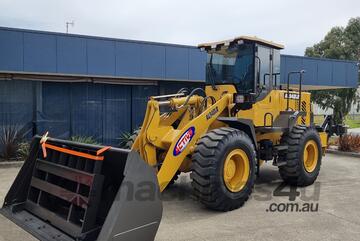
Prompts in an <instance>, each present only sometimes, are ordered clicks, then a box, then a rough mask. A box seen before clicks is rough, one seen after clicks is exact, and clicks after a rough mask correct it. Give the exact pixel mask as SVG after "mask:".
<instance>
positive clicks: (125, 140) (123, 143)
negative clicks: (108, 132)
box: [119, 127, 140, 149]
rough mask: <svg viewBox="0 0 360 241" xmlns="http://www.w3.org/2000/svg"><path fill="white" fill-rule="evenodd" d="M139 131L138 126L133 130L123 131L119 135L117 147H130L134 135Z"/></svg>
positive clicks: (134, 137) (133, 140)
mask: <svg viewBox="0 0 360 241" xmlns="http://www.w3.org/2000/svg"><path fill="white" fill-rule="evenodd" d="M139 133H140V127H139V128H137V129H135V130H134V131H133V132H126V131H125V132H123V133H121V134H120V137H119V140H120V141H119V147H120V148H125V149H131V147H132V145H133V144H134V142H135V140H136V137H137V136H138V135H139Z"/></svg>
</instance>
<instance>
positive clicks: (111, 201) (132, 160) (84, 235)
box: [0, 136, 162, 241]
mask: <svg viewBox="0 0 360 241" xmlns="http://www.w3.org/2000/svg"><path fill="white" fill-rule="evenodd" d="M40 140H41V137H40V136H36V137H34V139H33V140H32V143H31V150H30V155H29V157H28V158H27V160H26V161H25V163H24V165H23V166H22V168H21V170H20V172H19V174H18V175H17V177H16V179H15V181H14V183H13V184H12V186H11V188H10V190H9V192H8V193H7V195H6V197H5V201H4V205H3V207H2V209H1V210H0V212H1V213H2V214H3V215H4V216H5V217H7V218H8V219H10V220H12V221H13V222H14V223H16V224H17V225H18V226H20V227H22V228H23V229H25V230H26V231H28V232H29V233H31V234H32V235H33V236H35V237H36V238H38V239H39V240H41V241H50V240H51V241H95V240H98V241H110V240H119V241H120V240H154V238H155V235H156V232H157V229H158V227H159V223H160V221H161V216H162V203H161V200H160V191H159V186H158V181H157V177H156V174H155V171H154V170H153V168H151V167H150V166H148V165H147V164H146V163H145V162H144V161H143V160H142V159H141V158H140V156H139V155H138V154H137V153H136V152H135V151H129V150H124V149H118V148H113V147H112V148H106V147H104V146H96V145H87V144H80V143H76V142H70V141H65V140H58V139H53V138H48V139H47V140H46V142H45V143H43V144H40Z"/></svg>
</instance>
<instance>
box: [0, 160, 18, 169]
mask: <svg viewBox="0 0 360 241" xmlns="http://www.w3.org/2000/svg"><path fill="white" fill-rule="evenodd" d="M23 164H24V161H9V162H0V168H12V167H22V165H23Z"/></svg>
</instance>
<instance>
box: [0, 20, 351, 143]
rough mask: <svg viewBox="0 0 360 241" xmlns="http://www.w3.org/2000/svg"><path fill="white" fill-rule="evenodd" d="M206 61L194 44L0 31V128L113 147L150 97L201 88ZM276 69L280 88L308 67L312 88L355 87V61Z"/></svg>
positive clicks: (285, 64)
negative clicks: (13, 127) (85, 139)
mask: <svg viewBox="0 0 360 241" xmlns="http://www.w3.org/2000/svg"><path fill="white" fill-rule="evenodd" d="M205 62H206V54H205V53H203V52H200V50H198V49H197V48H196V47H193V46H183V45H174V44H162V43H152V42H144V41H131V40H122V39H111V38H101V37H90V36H80V35H70V34H69V35H68V34H61V33H51V32H41V31H32V30H21V29H10V28H1V27H0V126H6V125H18V126H20V127H25V128H26V129H28V130H29V136H31V135H33V134H35V133H39V134H41V133H44V132H45V131H46V130H49V131H50V135H51V136H53V137H60V138H68V137H70V136H75V135H79V136H93V137H95V138H96V139H98V140H99V141H100V142H102V143H105V144H116V143H117V141H118V140H117V138H118V137H119V136H120V134H121V132H123V131H131V130H132V129H134V128H136V127H137V126H139V125H140V124H141V121H142V117H143V114H144V110H145V107H146V100H147V97H148V96H150V95H157V94H164V93H173V92H176V91H177V90H178V89H180V88H181V87H189V88H192V87H195V86H201V85H203V83H204V78H205ZM281 65H282V70H281V73H282V74H281V82H282V83H285V82H286V74H284V73H287V72H289V71H293V70H300V69H306V70H307V73H306V75H305V79H304V84H305V85H307V86H308V87H309V88H313V87H314V86H317V87H319V86H321V87H322V88H333V87H356V86H357V81H358V77H357V74H358V67H357V65H356V63H355V62H350V61H338V60H325V59H314V58H305V57H299V56H288V55H282V57H281ZM292 82H293V84H295V83H296V82H295V79H294V80H292Z"/></svg>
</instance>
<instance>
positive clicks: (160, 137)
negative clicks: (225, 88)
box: [133, 93, 233, 191]
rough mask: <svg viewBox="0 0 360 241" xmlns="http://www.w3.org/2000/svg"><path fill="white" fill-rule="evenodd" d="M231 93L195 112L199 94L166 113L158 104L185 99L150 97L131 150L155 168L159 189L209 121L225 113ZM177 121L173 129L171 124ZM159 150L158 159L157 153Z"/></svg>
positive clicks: (191, 148)
mask: <svg viewBox="0 0 360 241" xmlns="http://www.w3.org/2000/svg"><path fill="white" fill-rule="evenodd" d="M232 99H233V95H232V94H228V93H225V94H223V95H222V97H221V98H220V99H219V100H218V101H216V102H215V103H213V104H212V105H210V106H209V107H208V108H206V109H205V110H203V111H202V112H200V111H199V109H200V106H201V102H202V101H203V97H201V96H197V95H195V96H192V97H190V98H189V101H188V103H187V104H188V105H187V106H183V107H181V108H179V109H177V111H175V112H172V113H171V114H170V115H162V114H161V113H160V105H164V103H165V105H169V106H170V107H176V106H182V105H183V104H184V103H185V102H186V98H173V99H171V100H170V101H167V102H159V101H157V100H154V99H151V100H149V102H148V105H147V110H146V114H145V118H144V122H143V125H142V129H141V131H140V134H139V136H138V137H137V139H136V141H135V143H134V145H133V149H134V150H137V151H139V153H140V156H141V157H142V158H143V159H144V160H145V161H146V162H147V163H148V164H149V165H150V166H153V167H154V168H155V169H156V170H157V171H158V173H157V177H158V182H159V186H160V191H163V190H164V189H165V188H166V186H167V185H168V184H169V182H170V181H171V179H172V178H173V177H174V175H175V174H176V172H177V171H178V170H179V168H180V166H181V165H182V164H183V162H184V161H186V158H187V156H189V155H190V154H191V153H192V152H193V150H194V148H195V144H196V143H197V141H198V140H199V139H200V137H201V136H202V135H204V134H205V133H206V132H207V130H208V129H209V127H210V126H211V124H212V123H213V122H214V121H215V120H216V119H217V117H219V116H220V115H221V114H222V113H224V112H226V115H227V116H228V115H229V108H228V107H229V105H230V104H231V103H232ZM175 122H178V124H177V125H176V128H174V126H175V125H174V123H175ZM159 151H160V152H162V155H160V156H161V157H163V159H159V155H158V153H159Z"/></svg>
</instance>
